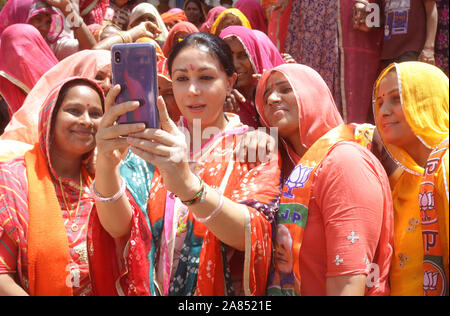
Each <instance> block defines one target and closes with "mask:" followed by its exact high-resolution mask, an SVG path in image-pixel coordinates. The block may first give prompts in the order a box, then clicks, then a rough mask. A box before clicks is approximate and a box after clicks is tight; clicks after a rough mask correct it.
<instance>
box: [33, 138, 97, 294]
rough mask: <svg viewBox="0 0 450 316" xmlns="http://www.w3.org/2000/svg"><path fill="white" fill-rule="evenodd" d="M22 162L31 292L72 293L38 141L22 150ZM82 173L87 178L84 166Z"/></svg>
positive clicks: (59, 220) (65, 245) (65, 246)
mask: <svg viewBox="0 0 450 316" xmlns="http://www.w3.org/2000/svg"><path fill="white" fill-rule="evenodd" d="M25 164H26V170H27V179H28V205H29V214H30V219H29V228H28V278H29V291H30V295H32V296H72V295H73V293H72V287H71V285H70V284H71V274H70V268H69V267H70V256H69V253H70V250H69V241H68V238H67V232H66V230H65V227H64V220H63V217H62V211H61V207H60V204H59V202H58V199H57V197H56V191H55V187H54V185H53V182H52V179H51V175H50V171H49V169H48V166H47V161H46V160H45V157H44V156H43V154H42V151H41V150H40V148H39V144H36V145H35V147H34V148H33V149H32V150H30V151H28V152H27V153H26V154H25ZM82 173H83V178H84V179H90V178H89V175H88V174H87V171H86V170H85V169H84V168H83V169H82ZM43 206H45V207H43ZM68 284H69V285H68Z"/></svg>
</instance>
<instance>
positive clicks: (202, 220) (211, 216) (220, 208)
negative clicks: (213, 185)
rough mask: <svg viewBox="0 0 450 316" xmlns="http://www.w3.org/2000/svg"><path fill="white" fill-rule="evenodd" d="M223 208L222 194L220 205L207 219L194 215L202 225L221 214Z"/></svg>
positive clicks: (221, 195)
mask: <svg viewBox="0 0 450 316" xmlns="http://www.w3.org/2000/svg"><path fill="white" fill-rule="evenodd" d="M222 206H223V194H220V199H219V204H218V205H217V207H216V209H215V210H214V211H212V212H211V214H209V215H208V216H207V217H197V216H196V215H195V214H194V213H192V214H193V215H194V218H195V220H196V221H198V222H200V223H206V222H208V221H210V220H211V219H213V218H214V217H216V216H217V215H218V214H219V213H220V211H221V210H222Z"/></svg>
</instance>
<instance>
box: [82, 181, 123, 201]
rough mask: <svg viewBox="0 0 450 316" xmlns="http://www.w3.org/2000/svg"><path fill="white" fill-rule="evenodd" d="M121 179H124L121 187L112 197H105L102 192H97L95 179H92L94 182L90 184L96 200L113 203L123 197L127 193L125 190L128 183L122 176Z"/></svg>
mask: <svg viewBox="0 0 450 316" xmlns="http://www.w3.org/2000/svg"><path fill="white" fill-rule="evenodd" d="M120 179H121V180H122V183H121V185H120V189H119V191H118V192H117V193H116V194H114V195H113V196H111V197H103V196H102V195H101V194H100V193H98V192H97V190H96V189H95V179H94V181H92V184H91V186H90V189H91V192H92V195H93V196H94V200H95V201H96V202H102V203H113V202H116V201H117V200H118V199H120V198H121V197H122V195H123V194H124V193H125V190H126V188H127V184H126V182H125V180H124V179H123V178H122V177H121V178H120Z"/></svg>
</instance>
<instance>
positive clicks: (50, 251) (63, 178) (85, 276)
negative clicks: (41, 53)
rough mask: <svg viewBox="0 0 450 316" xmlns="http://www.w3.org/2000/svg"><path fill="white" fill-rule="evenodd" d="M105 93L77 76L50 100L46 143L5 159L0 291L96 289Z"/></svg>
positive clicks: (0, 179) (42, 131)
mask: <svg viewBox="0 0 450 316" xmlns="http://www.w3.org/2000/svg"><path fill="white" fill-rule="evenodd" d="M103 106H104V96H103V92H102V90H101V88H100V87H99V86H98V85H97V84H96V83H95V82H93V81H92V80H88V79H84V78H71V79H68V80H66V81H65V82H63V83H61V84H60V85H58V86H57V87H55V89H53V90H52V91H51V92H50V94H49V95H48V97H47V98H46V100H45V102H43V104H42V107H41V112H40V121H39V142H36V143H35V145H34V147H33V149H31V150H30V151H28V152H26V153H25V155H24V156H21V157H18V158H16V159H13V160H11V161H8V162H4V163H0V209H1V212H0V295H26V294H29V295H33V296H34V295H36V296H41V295H91V294H92V289H93V286H92V284H91V280H90V274H89V264H88V253H87V251H88V249H87V246H86V245H87V222H88V219H89V214H90V212H91V210H92V209H93V207H94V200H93V198H92V196H91V194H90V192H89V190H88V188H89V185H90V183H91V181H92V177H93V170H92V167H91V166H89V164H88V163H89V161H90V158H91V155H92V153H93V150H94V148H95V133H96V132H97V128H98V124H99V123H100V120H101V117H102V115H103Z"/></svg>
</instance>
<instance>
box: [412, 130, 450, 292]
mask: <svg viewBox="0 0 450 316" xmlns="http://www.w3.org/2000/svg"><path fill="white" fill-rule="evenodd" d="M447 150H448V138H447V139H446V140H445V141H444V142H442V143H441V144H440V145H439V146H438V147H437V148H435V149H434V150H433V152H432V153H431V154H430V156H429V158H428V161H427V164H426V167H425V171H424V174H423V179H422V183H421V184H420V193H419V205H420V223H421V225H422V237H423V247H424V259H423V267H424V279H423V291H424V295H425V296H444V295H448V293H446V292H447V291H448V284H447V280H448V278H447V277H446V275H445V269H444V264H443V258H442V245H441V238H442V236H441V234H440V228H439V216H438V210H437V209H436V204H435V200H434V196H435V195H434V191H435V190H434V188H435V183H436V171H437V169H438V167H439V165H440V163H441V161H442V157H443V156H444V154H445V152H446V151H447Z"/></svg>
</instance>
